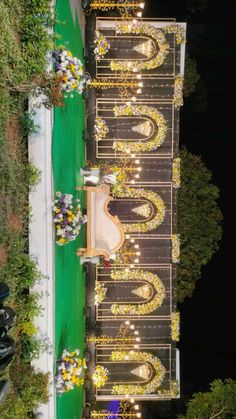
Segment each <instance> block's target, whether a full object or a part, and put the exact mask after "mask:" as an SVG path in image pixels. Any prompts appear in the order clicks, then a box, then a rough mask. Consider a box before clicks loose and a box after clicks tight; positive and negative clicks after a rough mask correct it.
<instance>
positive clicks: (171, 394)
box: [156, 380, 179, 399]
mask: <svg viewBox="0 0 236 419" xmlns="http://www.w3.org/2000/svg"><path fill="white" fill-rule="evenodd" d="M156 394H157V396H160V397H163V398H166V399H172V398H176V397H178V396H179V385H178V382H177V381H175V380H172V381H170V388H169V389H161V390H158V392H157V393H156Z"/></svg>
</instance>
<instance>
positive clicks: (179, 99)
mask: <svg viewBox="0 0 236 419" xmlns="http://www.w3.org/2000/svg"><path fill="white" fill-rule="evenodd" d="M183 88H184V78H183V77H182V76H180V75H178V76H176V77H175V83H174V98H173V102H174V106H175V107H176V108H179V107H180V106H183V104H184V101H183Z"/></svg>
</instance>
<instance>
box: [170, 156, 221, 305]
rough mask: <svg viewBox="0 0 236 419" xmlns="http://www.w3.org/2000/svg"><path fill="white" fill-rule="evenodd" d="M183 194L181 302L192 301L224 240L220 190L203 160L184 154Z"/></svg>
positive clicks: (179, 272) (180, 201)
mask: <svg viewBox="0 0 236 419" xmlns="http://www.w3.org/2000/svg"><path fill="white" fill-rule="evenodd" d="M180 157H181V188H180V192H179V205H178V211H179V217H178V220H179V233H180V239H181V257H180V264H179V267H178V274H177V283H178V301H179V302H182V301H183V300H184V299H185V297H191V295H192V293H193V290H194V288H195V284H196V281H197V280H198V279H199V278H200V276H201V268H202V266H204V265H206V264H207V263H208V262H209V261H210V260H211V258H212V255H213V254H214V253H215V251H216V250H217V249H218V241H219V240H220V239H221V237H222V219H223V217H222V213H221V211H220V209H219V207H218V202H217V201H218V198H219V189H218V188H217V187H216V186H215V185H213V184H212V183H211V178H212V174H211V172H210V171H209V170H208V169H207V168H206V167H205V165H204V163H203V162H202V160H201V158H200V157H199V156H195V155H193V154H191V153H188V152H187V150H185V149H184V150H182V151H181V153H180Z"/></svg>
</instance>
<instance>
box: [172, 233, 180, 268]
mask: <svg viewBox="0 0 236 419" xmlns="http://www.w3.org/2000/svg"><path fill="white" fill-rule="evenodd" d="M171 240H172V262H174V263H179V261H180V237H179V234H172V237H171Z"/></svg>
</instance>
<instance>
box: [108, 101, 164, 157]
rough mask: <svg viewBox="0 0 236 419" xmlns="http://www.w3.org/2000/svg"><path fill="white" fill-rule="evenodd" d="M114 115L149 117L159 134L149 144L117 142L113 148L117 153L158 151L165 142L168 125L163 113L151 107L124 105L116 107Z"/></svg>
mask: <svg viewBox="0 0 236 419" xmlns="http://www.w3.org/2000/svg"><path fill="white" fill-rule="evenodd" d="M114 115H115V116H116V117H119V116H133V115H135V116H143V115H145V116H149V117H150V118H152V119H153V120H154V121H155V123H156V125H157V127H158V133H157V135H156V136H155V137H154V138H153V140H151V141H148V142H143V141H139V142H126V141H115V142H114V144H113V148H114V149H115V150H116V151H121V152H122V153H126V154H131V153H141V152H145V151H152V150H156V148H158V147H160V146H161V144H162V143H163V142H164V140H165V138H166V133H167V123H166V120H165V118H164V116H163V115H162V113H161V112H159V111H157V110H156V109H154V108H152V107H151V106H146V105H144V106H142V105H123V106H115V107H114Z"/></svg>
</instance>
